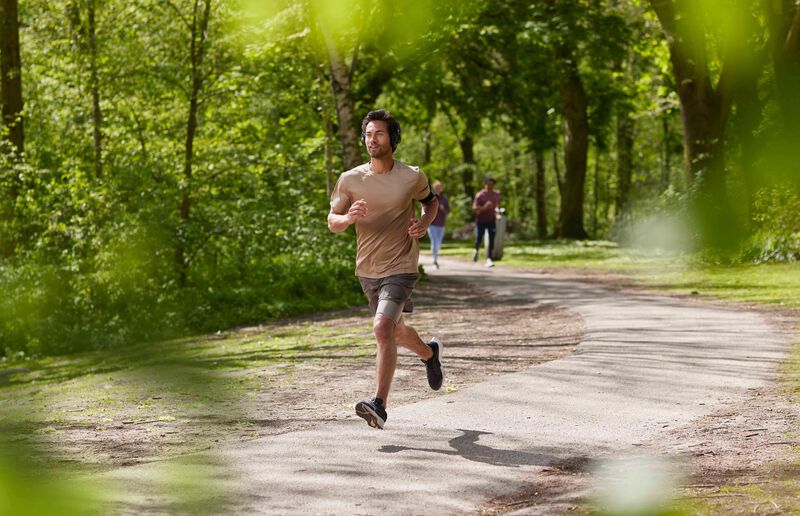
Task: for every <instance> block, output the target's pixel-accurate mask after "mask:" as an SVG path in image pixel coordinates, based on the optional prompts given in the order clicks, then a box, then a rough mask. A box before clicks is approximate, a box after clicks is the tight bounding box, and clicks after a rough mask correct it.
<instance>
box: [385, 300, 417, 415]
mask: <svg viewBox="0 0 800 516" xmlns="http://www.w3.org/2000/svg"><path fill="white" fill-rule="evenodd" d="M372 329H373V331H374V332H375V340H376V341H377V343H378V349H377V353H376V356H375V383H376V388H375V397H377V398H380V399H382V400H383V402H384V406H385V405H386V402H387V400H388V398H389V389H390V388H391V387H392V378H394V371H395V369H396V368H397V344H396V338H397V325H396V324H395V322H394V321H393V320H392V319H390V318H388V317H386V316H384V315H381V314H378V315H376V316H375V319H373V323H372ZM417 338H419V337H417ZM420 342H421V341H420ZM423 345H424V344H423Z"/></svg>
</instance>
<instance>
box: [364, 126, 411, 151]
mask: <svg viewBox="0 0 800 516" xmlns="http://www.w3.org/2000/svg"><path fill="white" fill-rule="evenodd" d="M385 122H386V125H392V124H390V123H389V121H388V120H387V121H385ZM394 125H395V128H394V130H392V129H389V145H391V146H392V152H394V151H396V150H397V144H398V143H400V140H401V139H402V136H401V135H400V124H398V123H397V121H395V122H394ZM361 145H363V146H364V147H366V146H367V135H366V134H364V128H363V127H362V128H361Z"/></svg>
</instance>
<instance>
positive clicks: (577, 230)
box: [556, 47, 589, 239]
mask: <svg viewBox="0 0 800 516" xmlns="http://www.w3.org/2000/svg"><path fill="white" fill-rule="evenodd" d="M556 57H557V58H558V59H559V61H560V62H561V63H562V66H563V69H562V74H561V80H560V84H559V92H560V96H561V104H562V107H563V109H564V118H565V120H566V134H565V138H564V164H565V168H566V170H565V172H564V188H563V190H562V195H561V209H560V211H559V218H558V229H557V231H556V234H557V236H558V237H560V238H575V239H584V238H587V237H588V236H589V235H588V234H587V233H586V230H585V229H584V227H583V201H584V185H585V183H586V159H587V153H588V151H589V119H588V116H587V111H586V109H587V101H586V91H585V90H584V88H583V82H582V81H581V78H580V75H579V74H578V68H577V65H576V63H575V60H574V58H573V57H572V55H571V52H570V50H569V49H567V48H565V47H560V48H558V49H557V51H556Z"/></svg>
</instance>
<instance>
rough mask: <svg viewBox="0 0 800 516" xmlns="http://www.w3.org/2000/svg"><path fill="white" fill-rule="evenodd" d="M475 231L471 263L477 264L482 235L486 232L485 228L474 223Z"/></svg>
mask: <svg viewBox="0 0 800 516" xmlns="http://www.w3.org/2000/svg"><path fill="white" fill-rule="evenodd" d="M475 231H476V233H477V234H476V236H475V252H474V253H473V255H472V261H473V262H477V261H478V251H479V250H480V248H481V240H483V234H484V232H485V231H486V226H484V225H483V224H481V223H480V222H476V223H475Z"/></svg>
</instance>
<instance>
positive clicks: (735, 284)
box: [442, 241, 800, 308]
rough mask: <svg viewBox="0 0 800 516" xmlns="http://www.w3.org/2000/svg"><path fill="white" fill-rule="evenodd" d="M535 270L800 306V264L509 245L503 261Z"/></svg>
mask: <svg viewBox="0 0 800 516" xmlns="http://www.w3.org/2000/svg"><path fill="white" fill-rule="evenodd" d="M442 254H443V255H449V256H457V257H462V258H466V259H469V258H470V257H471V256H472V246H471V244H470V243H468V242H464V243H456V244H449V245H447V246H445V248H444V249H443V250H442ZM498 263H502V264H503V265H508V266H512V267H522V268H532V269H564V268H570V269H585V270H593V271H605V272H613V273H618V274H622V275H625V276H626V277H628V278H630V279H631V280H634V281H636V282H638V283H641V284H642V285H645V286H648V287H652V288H657V289H660V290H664V291H667V292H673V293H685V294H690V293H697V294H700V295H708V296H711V297H714V298H718V299H724V300H729V301H743V302H751V303H764V304H772V305H780V306H784V307H790V308H798V307H800V263H797V262H795V263H774V264H762V265H714V264H708V263H703V262H701V261H699V260H697V258H696V257H694V256H692V255H686V254H679V253H668V252H663V251H658V250H646V249H632V248H623V247H619V246H617V245H616V244H614V243H613V242H603V241H585V242H581V241H577V242H574V241H569V242H563V241H556V242H513V243H508V242H507V243H506V245H505V248H504V250H503V258H502V260H501V261H500V262H498Z"/></svg>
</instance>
